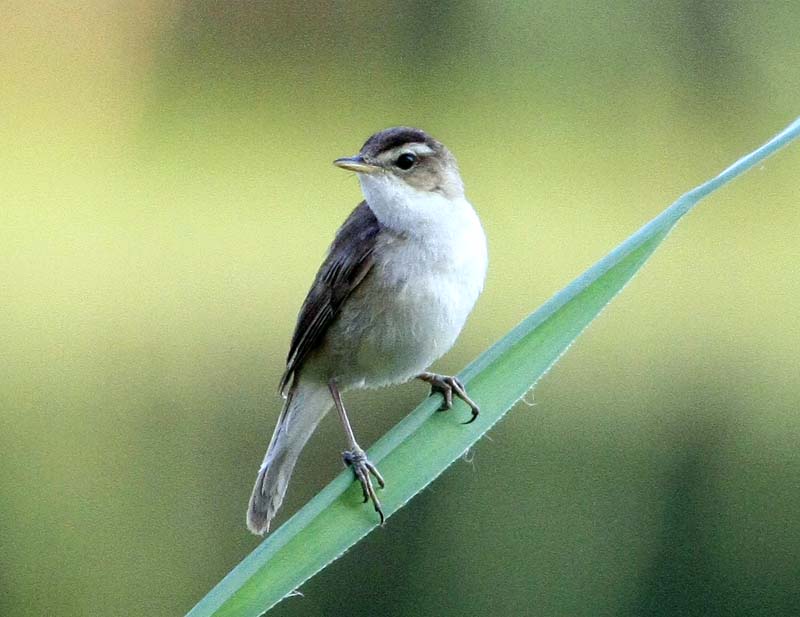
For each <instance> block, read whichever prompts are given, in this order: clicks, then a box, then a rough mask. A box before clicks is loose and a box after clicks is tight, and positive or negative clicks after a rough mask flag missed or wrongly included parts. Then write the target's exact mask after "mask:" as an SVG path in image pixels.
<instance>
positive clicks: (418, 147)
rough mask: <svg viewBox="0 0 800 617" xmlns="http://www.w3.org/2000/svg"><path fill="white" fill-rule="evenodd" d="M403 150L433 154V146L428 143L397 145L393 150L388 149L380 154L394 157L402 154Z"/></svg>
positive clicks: (388, 157)
mask: <svg viewBox="0 0 800 617" xmlns="http://www.w3.org/2000/svg"><path fill="white" fill-rule="evenodd" d="M403 152H413V153H414V154H416V155H417V156H427V155H429V154H433V148H431V147H430V146H428V145H426V144H405V145H402V146H397V147H396V148H392V149H391V150H387V151H386V152H384V153H383V154H381V155H380V158H386V159H394V158H395V157H397V156H400V155H401V154H402V153H403Z"/></svg>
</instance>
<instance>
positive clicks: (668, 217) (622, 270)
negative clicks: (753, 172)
mask: <svg viewBox="0 0 800 617" xmlns="http://www.w3.org/2000/svg"><path fill="white" fill-rule="evenodd" d="M798 134H800V118H799V119H798V120H795V121H794V122H793V123H792V124H791V125H789V126H788V127H787V128H786V129H785V130H784V131H783V132H781V133H780V134H778V135H777V136H775V137H774V138H773V139H771V140H770V141H769V142H768V143H766V144H765V145H764V146H762V147H761V148H759V149H758V150H756V151H754V152H752V153H750V154H748V155H747V156H745V157H743V158H741V159H740V160H739V161H737V162H736V163H734V164H733V165H731V166H730V167H729V168H728V169H726V170H725V171H723V172H722V173H721V174H720V175H718V176H717V177H716V178H713V179H712V180H709V181H708V182H706V183H705V184H702V185H701V186H699V187H697V188H695V189H694V190H692V191H689V192H688V193H686V194H685V195H683V196H682V197H681V198H680V199H678V200H677V201H676V202H675V203H674V204H672V205H671V206H670V207H669V208H667V209H666V210H665V211H664V212H662V213H661V214H660V215H659V216H657V217H656V218H655V219H653V220H652V221H650V222H649V223H647V224H646V225H645V226H644V227H642V228H641V229H640V230H639V231H637V232H636V233H635V234H633V235H632V236H631V237H630V238H628V239H627V240H626V241H625V242H623V243H622V244H621V245H619V246H618V247H617V248H615V249H614V250H613V251H611V252H610V253H609V254H608V255H606V256H605V257H604V258H603V259H601V260H600V261H599V262H597V263H596V264H595V265H594V266H592V267H591V268H589V269H588V270H587V271H586V272H584V273H583V274H582V275H581V276H579V277H578V278H577V279H575V280H574V281H573V282H572V283H570V284H569V285H567V287H565V288H564V289H563V290H561V291H560V292H558V293H557V294H556V295H555V296H553V297H552V298H551V299H550V300H549V301H548V302H546V303H545V304H544V305H543V306H542V307H541V308H539V309H538V310H537V311H536V312H534V313H533V314H531V315H530V316H528V317H527V318H526V319H525V320H524V321H523V322H522V323H521V324H519V325H518V326H517V327H515V328H514V329H513V330H512V331H511V332H509V333H508V334H507V335H506V336H504V337H503V338H502V339H501V340H500V341H498V342H497V343H495V344H494V345H493V346H492V347H491V348H490V349H489V350H487V351H486V352H484V353H483V354H481V356H480V357H478V358H477V359H476V360H475V361H474V362H472V364H470V365H469V366H468V367H467V368H466V369H465V370H464V371H463V372H462V373H461V375H460V377H461V378H462V379H463V380H464V382H466V383H467V384H468V385H469V391H470V394H471V396H472V397H473V398H474V399H475V400H476V401H477V402H478V403H479V405H480V406H481V414H480V416H479V417H478V419H477V420H476V421H475V422H473V423H472V424H469V425H462V424H461V423H460V422H459V418H460V417H461V414H458V413H449V414H436V413H434V412H435V409H436V408H437V407H438V405H439V404H440V399H439V398H438V397H431V398H429V399H427V400H426V401H425V402H423V403H422V404H421V405H420V406H419V407H417V408H416V409H415V410H414V411H412V412H411V414H409V415H408V416H407V417H406V418H404V419H403V420H402V421H401V422H400V423H399V424H397V426H395V427H394V428H393V429H392V430H390V431H389V432H388V433H387V434H386V435H384V437H383V438H381V439H380V440H379V441H378V442H377V443H376V444H375V445H374V446H373V447H372V448H371V449H370V451H369V455H370V459H371V460H372V461H373V462H374V463H376V464H379V465H380V469H381V472H382V473H383V475H384V476H385V477H386V478H388V480H389V484H388V486H387V488H386V490H384V491H383V492H382V493H381V501H382V502H383V507H384V511H385V512H386V515H387V516H391V515H392V514H393V513H394V512H396V511H397V510H398V509H399V508H400V507H402V506H403V505H404V504H405V503H406V502H407V501H408V500H409V499H411V498H412V497H413V496H414V495H415V494H417V493H418V492H419V491H420V490H422V489H423V488H424V487H425V486H427V485H428V484H429V483H430V482H432V481H433V480H434V479H435V478H436V477H437V476H438V475H439V474H440V473H442V471H444V470H445V469H446V468H447V466H448V465H450V464H451V463H452V462H453V461H455V460H456V459H457V458H458V457H459V456H461V454H463V453H464V452H465V451H466V450H467V449H469V448H470V446H472V445H473V444H474V443H475V442H476V441H477V440H478V439H480V437H481V436H482V435H483V434H484V433H485V432H486V431H487V430H489V429H490V428H491V427H492V426H493V425H494V424H495V423H496V422H497V421H498V420H499V419H500V418H501V417H503V415H504V414H505V413H506V411H508V410H509V409H510V408H511V407H512V406H513V405H514V403H516V402H517V401H518V400H519V399H520V398H522V396H524V395H525V393H526V392H527V391H528V390H529V389H530V388H532V387H533V386H534V384H536V382H537V381H538V380H539V379H540V378H541V376H542V375H544V374H545V373H546V372H547V370H548V369H549V368H550V367H551V366H552V365H553V364H554V363H555V362H556V361H557V360H558V358H559V357H560V356H561V355H562V354H563V353H564V352H565V351H566V350H567V349H568V348H569V346H570V344H571V343H572V342H573V341H574V340H575V339H576V338H577V337H578V335H579V334H580V333H581V332H582V331H583V329H584V328H586V326H588V325H589V323H591V322H592V320H593V319H594V318H595V317H597V315H598V314H599V313H600V311H602V309H603V307H604V306H606V304H608V302H609V301H610V300H611V299H612V298H613V297H614V296H615V295H616V294H617V293H619V292H620V291H621V290H622V288H623V287H624V286H625V285H626V284H627V283H628V282H629V281H630V280H631V279H632V278H633V276H634V274H636V272H637V271H638V270H639V269H640V268H641V267H642V265H643V264H644V262H645V261H647V259H648V258H649V257H650V255H652V254H653V251H655V249H656V248H657V247H658V245H659V244H661V242H662V241H663V240H664V238H665V237H666V236H667V234H669V232H670V231H671V230H672V228H673V227H674V226H675V224H676V223H677V222H678V221H679V220H680V219H681V218H682V217H683V216H684V215H685V214H686V213H687V212H689V211H690V210H691V209H692V208H693V207H694V206H695V205H696V204H697V203H698V202H699V201H700V200H701V199H702V198H704V197H706V196H707V195H709V194H710V193H712V192H713V191H715V190H717V189H718V188H720V187H721V186H723V185H724V184H726V183H727V182H729V181H730V180H732V179H733V178H735V177H737V176H739V175H741V174H742V173H744V172H745V171H747V170H748V169H751V168H752V167H753V166H755V165H757V164H759V163H760V162H762V161H763V160H764V159H765V158H767V157H768V156H770V155H771V154H773V153H774V152H776V151H777V150H778V149H780V148H781V147H783V146H785V145H786V144H787V143H789V142H790V141H791V140H792V139H794V138H795V137H797V136H798ZM464 413H465V414H466V411H465V412H464ZM420 452H424V453H425V456H424V457H421V456H419V453H420ZM376 524H377V517H376V516H375V512H374V511H373V510H372V508H370V507H369V506H367V505H364V504H362V502H361V489H360V487H359V486H357V483H354V482H353V476H352V473H351V472H350V471H349V470H345V471H343V472H342V473H341V474H340V475H339V476H338V477H337V478H336V479H335V480H333V482H331V483H330V484H329V485H328V486H327V487H325V488H324V489H323V490H322V491H321V492H320V493H319V494H317V495H316V496H315V497H314V498H313V499H312V500H311V501H309V502H308V503H307V504H306V505H305V506H304V507H303V508H302V509H301V510H300V511H299V512H297V514H295V515H294V516H293V517H292V518H291V519H290V520H289V521H287V522H286V523H285V524H284V525H283V526H281V527H280V528H279V529H277V530H276V531H275V532H274V533H272V535H270V536H269V537H268V538H267V539H266V540H264V542H262V543H261V545H259V546H258V547H257V548H256V549H255V550H254V551H253V552H252V553H251V554H250V555H248V556H247V557H246V558H245V559H244V560H243V561H242V562H241V563H240V564H239V565H238V566H236V567H235V568H234V569H233V570H231V572H230V573H229V574H228V575H227V576H226V577H225V578H224V579H223V580H222V581H221V582H220V583H218V584H217V586H216V587H214V589H212V590H211V591H210V592H209V593H208V595H206V597H204V598H203V599H202V600H201V601H200V602H199V603H198V604H197V605H196V606H195V607H194V608H193V609H192V610H191V611H190V612H189V613H188V615H189V616H190V617H202V616H208V615H216V616H222V615H231V616H233V615H236V616H237V617H247V616H253V617H257V616H258V615H261V614H262V613H264V612H265V611H267V610H268V609H269V608H270V607H272V606H274V605H275V604H276V603H278V602H280V600H282V599H283V598H285V597H287V596H288V595H290V594H291V593H292V592H293V591H294V590H295V589H297V588H298V587H299V586H300V585H301V584H302V583H303V582H304V581H306V580H308V579H309V578H310V577H312V576H313V575H314V574H316V573H317V572H319V571H320V570H321V569H322V568H324V567H325V566H327V565H328V564H329V563H331V562H332V561H333V560H334V559H336V558H337V557H339V556H340V555H341V554H342V553H344V552H345V551H346V550H347V549H349V548H350V547H351V546H353V545H354V544H355V543H356V542H358V541H359V540H360V539H361V538H363V537H364V536H365V535H366V534H368V533H369V532H370V531H371V530H372V529H374V528H375V527H376Z"/></svg>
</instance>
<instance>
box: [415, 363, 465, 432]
mask: <svg viewBox="0 0 800 617" xmlns="http://www.w3.org/2000/svg"><path fill="white" fill-rule="evenodd" d="M417 378H418V379H421V380H422V381H425V382H427V383H429V384H431V394H434V393H436V392H439V393H441V394H442V396H444V402H443V403H442V406H441V407H439V411H445V410H447V409H450V408H451V407H452V406H453V394H455V395H456V396H457V397H458V398H460V399H461V400H462V401H464V402H465V403H466V404H467V405H468V406H469V408H470V410H472V417H471V418H470V419H469V420H467V421H466V422H464V424H469V423H470V422H474V421H475V418H477V417H478V414H480V413H481V410H480V407H478V405H477V403H475V401H473V400H472V399H471V398H470V397H469V395H468V394H467V390H466V388H465V387H464V384H463V383H461V380H460V379H459V378H458V377H449V376H448V375H438V374H436V373H421V374H419V375H418V376H417Z"/></svg>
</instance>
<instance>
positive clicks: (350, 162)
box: [333, 154, 380, 174]
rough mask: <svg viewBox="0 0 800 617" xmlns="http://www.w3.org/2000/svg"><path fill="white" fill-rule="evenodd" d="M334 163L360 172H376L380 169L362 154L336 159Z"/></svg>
mask: <svg viewBox="0 0 800 617" xmlns="http://www.w3.org/2000/svg"><path fill="white" fill-rule="evenodd" d="M333 164H334V165H336V166H337V167H341V168H342V169H347V170H348V171H354V172H356V173H359V174H374V173H375V172H376V171H378V170H379V169H380V167H378V166H377V165H370V164H369V163H367V162H366V161H365V160H364V158H363V157H362V156H361V155H360V154H356V155H355V156H345V157H343V158H340V159H336V160H335V161H334V162H333Z"/></svg>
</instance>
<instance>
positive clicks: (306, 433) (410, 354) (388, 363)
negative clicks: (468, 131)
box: [247, 126, 488, 535]
mask: <svg viewBox="0 0 800 617" xmlns="http://www.w3.org/2000/svg"><path fill="white" fill-rule="evenodd" d="M333 163H334V165H336V166H337V167H340V168H342V169H344V170H348V171H352V172H355V174H356V175H357V177H358V181H359V183H360V185H361V192H362V194H363V197H364V200H363V201H362V202H361V203H359V204H358V206H356V208H355V209H354V210H353V211H352V212H351V213H350V215H349V216H348V217H347V219H346V220H345V222H344V223H343V224H342V226H341V227H340V228H339V230H338V231H337V232H336V235H335V237H334V240H333V243H332V244H331V245H330V248H329V249H328V252H327V254H326V257H325V259H324V261H323V263H322V265H321V266H320V268H319V271H318V272H317V275H316V277H315V279H314V282H313V284H312V285H311V289H310V291H309V292H308V295H307V297H306V299H305V301H304V302H303V305H302V307H301V309H300V313H299V315H298V318H297V324H296V327H295V330H294V334H293V336H292V339H291V344H290V347H289V353H288V357H287V361H286V368H285V371H284V373H283V376H282V377H281V380H280V388H279V390H280V393H281V395H282V396H283V398H284V399H285V400H284V404H283V408H282V410H281V413H280V415H279V417H278V421H277V425H276V427H275V430H274V432H273V434H272V438H271V439H270V442H269V445H268V447H267V452H266V454H265V456H264V459H263V462H262V464H261V466H260V468H259V470H258V474H257V477H256V482H255V486H254V487H253V493H252V496H251V497H250V502H249V504H248V508H247V527H248V528H249V530H250V531H251V532H253V533H255V534H258V535H263V534H264V533H266V532H268V531H269V527H270V522H271V521H272V519H273V518H274V517H275V515H276V512H277V511H278V509H279V508H280V506H281V503H282V502H283V498H284V495H285V493H286V490H287V487H288V484H289V479H290V477H291V475H292V471H293V470H294V467H295V463H296V462H297V459H298V457H299V455H300V452H301V451H302V449H303V447H304V446H305V444H306V442H307V441H308V439H309V437H310V436H311V434H312V433H313V432H314V430H315V429H316V427H317V425H318V424H319V422H320V420H321V419H322V418H323V417H324V416H325V414H326V413H327V412H328V411H329V410H330V409H331V408H333V407H335V408H336V410H337V412H338V415H339V418H340V420H341V423H342V426H343V428H344V433H345V440H346V445H347V448H346V450H344V452H343V453H342V460H343V462H344V463H345V465H346V466H347V467H350V468H351V469H352V471H353V474H354V480H357V481H358V482H359V483H360V484H361V489H362V492H363V498H364V503H366V502H367V501H370V500H371V502H372V504H373V507H374V509H375V512H376V513H377V515H378V516H379V517H380V524H381V525H383V524H384V521H385V516H384V512H383V508H382V506H381V502H380V500H379V498H378V495H377V493H376V490H375V484H374V483H373V478H374V480H375V481H376V482H377V484H378V486H379V487H380V488H384V487H385V484H386V483H385V481H384V479H383V477H382V476H381V474H380V472H379V471H378V469H377V468H376V466H375V465H373V464H372V462H370V460H369V458H368V457H367V455H366V453H365V451H364V450H363V449H362V448H361V446H359V444H358V442H357V441H356V437H355V434H354V432H353V428H352V425H351V423H350V420H349V417H348V414H347V411H346V409H345V406H344V403H343V401H342V394H343V393H344V392H346V391H348V390H352V389H361V388H369V389H372V388H378V387H383V386H391V385H395V384H400V383H404V382H407V381H410V380H412V379H415V378H416V379H420V380H422V381H424V382H427V383H428V384H429V385H430V388H431V395H433V394H436V393H439V394H441V395H442V396H443V402H442V405H441V409H442V410H445V409H450V408H451V407H452V405H453V397H454V396H455V397H458V398H460V399H461V400H463V401H464V402H465V403H466V405H467V406H469V408H470V410H471V418H470V419H469V420H468V421H467V422H465V424H468V423H469V422H471V421H472V420H474V419H475V418H476V417H477V416H478V414H479V412H480V408H479V406H478V405H477V404H476V403H475V401H473V400H472V399H471V398H470V397H469V395H468V393H467V391H466V389H465V387H464V384H463V383H462V382H461V381H460V380H459V379H458V378H456V377H453V376H448V375H440V374H437V373H432V372H430V371H429V370H428V369H429V367H430V365H431V364H432V363H433V362H434V361H435V360H437V359H438V358H440V357H441V356H442V355H444V354H445V353H446V352H447V351H448V350H449V349H450V348H451V347H452V345H453V344H454V343H455V341H456V338H457V337H458V335H459V334H460V332H461V330H462V328H463V326H464V324H465V322H466V320H467V317H468V315H469V314H470V312H471V311H472V309H473V307H474V305H475V302H476V300H477V299H478V296H479V295H480V294H481V292H482V290H483V286H484V281H485V278H486V271H487V266H488V251H487V242H486V236H485V234H484V231H483V227H482V225H481V222H480V219H479V218H478V215H477V214H476V212H475V210H474V209H473V207H472V205H471V204H470V202H469V201H468V200H467V198H466V196H465V192H464V183H463V182H462V179H461V175H460V172H459V168H458V164H457V162H456V159H455V157H454V156H453V154H452V153H451V152H450V150H448V149H447V148H446V147H445V146H444V144H442V143H441V142H439V141H438V140H436V139H434V138H433V137H431V136H430V135H429V134H428V133H426V132H425V131H423V130H421V129H418V128H413V127H407V126H397V127H392V128H388V129H385V130H382V131H379V132H377V133H375V134H374V135H372V136H371V137H369V139H367V141H366V142H365V143H364V145H363V146H362V147H361V150H360V151H359V153H358V154H357V155H355V156H350V157H344V158H338V159H336V160H335V161H334V162H333Z"/></svg>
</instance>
